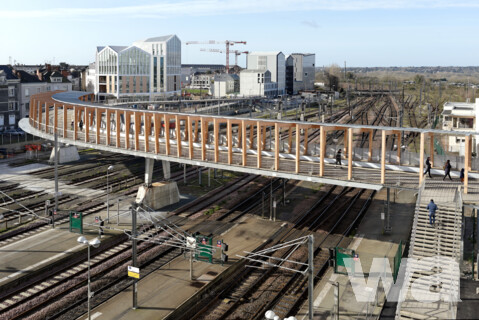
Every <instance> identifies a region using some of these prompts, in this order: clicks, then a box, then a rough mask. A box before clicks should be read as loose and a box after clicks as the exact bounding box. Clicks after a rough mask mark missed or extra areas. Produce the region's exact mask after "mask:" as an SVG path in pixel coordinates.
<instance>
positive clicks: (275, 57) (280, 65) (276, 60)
mask: <svg viewBox="0 0 479 320" xmlns="http://www.w3.org/2000/svg"><path fill="white" fill-rule="evenodd" d="M246 68H247V69H251V70H263V71H264V70H269V72H270V73H271V82H273V83H276V87H277V89H276V90H277V92H276V93H275V94H274V95H275V96H276V95H283V94H285V92H286V78H285V76H286V67H285V58H284V54H283V53H282V52H281V51H273V52H250V53H249V54H248V55H247V58H246Z"/></svg>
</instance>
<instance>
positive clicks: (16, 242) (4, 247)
mask: <svg viewBox="0 0 479 320" xmlns="http://www.w3.org/2000/svg"><path fill="white" fill-rule="evenodd" d="M54 230H58V229H50V230H47V231H41V232H39V233H37V234H35V235H33V236H31V237H26V238H24V239H21V240H18V241H15V242H14V243H9V244H7V245H4V246H1V247H0V252H1V251H2V250H4V249H6V248H8V247H9V246H16V245H18V244H19V243H22V242H24V241H27V240H31V239H32V238H35V237H38V236H42V235H44V234H45V233H46V232H48V231H54ZM59 235H61V233H60V234H58V235H56V236H57V237H58V236H59ZM10 239H13V238H10ZM50 239H51V238H49V239H47V240H45V241H48V240H50ZM45 241H42V242H35V245H37V244H40V243H43V242H45ZM29 248H30V247H29ZM29 248H28V249H29ZM24 249H25V248H24ZM3 257H5V255H3Z"/></svg>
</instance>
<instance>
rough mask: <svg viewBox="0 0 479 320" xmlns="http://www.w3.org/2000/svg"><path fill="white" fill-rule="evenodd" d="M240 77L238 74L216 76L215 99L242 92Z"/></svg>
mask: <svg viewBox="0 0 479 320" xmlns="http://www.w3.org/2000/svg"><path fill="white" fill-rule="evenodd" d="M239 82H240V81H239V77H238V75H236V74H227V73H223V74H219V75H216V76H215V81H214V83H213V84H214V86H213V95H214V97H215V98H220V97H224V96H227V95H231V94H238V93H239V92H240V90H239V88H240V83H239Z"/></svg>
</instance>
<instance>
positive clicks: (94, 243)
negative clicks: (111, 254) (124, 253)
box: [77, 236, 100, 320]
mask: <svg viewBox="0 0 479 320" xmlns="http://www.w3.org/2000/svg"><path fill="white" fill-rule="evenodd" d="M77 241H78V243H81V244H85V245H87V246H88V320H91V317H90V298H91V297H92V295H93V293H92V292H91V289H90V246H93V248H98V247H99V246H100V240H98V238H95V239H93V240H91V241H88V240H87V239H86V238H85V237H84V236H80V237H78V239H77Z"/></svg>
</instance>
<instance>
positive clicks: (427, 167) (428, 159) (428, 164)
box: [424, 157, 432, 179]
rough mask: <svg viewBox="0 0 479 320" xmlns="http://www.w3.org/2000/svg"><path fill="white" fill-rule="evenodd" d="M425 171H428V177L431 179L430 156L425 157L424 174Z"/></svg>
mask: <svg viewBox="0 0 479 320" xmlns="http://www.w3.org/2000/svg"><path fill="white" fill-rule="evenodd" d="M426 173H429V178H431V179H432V176H431V157H427V159H426V171H424V175H426Z"/></svg>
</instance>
